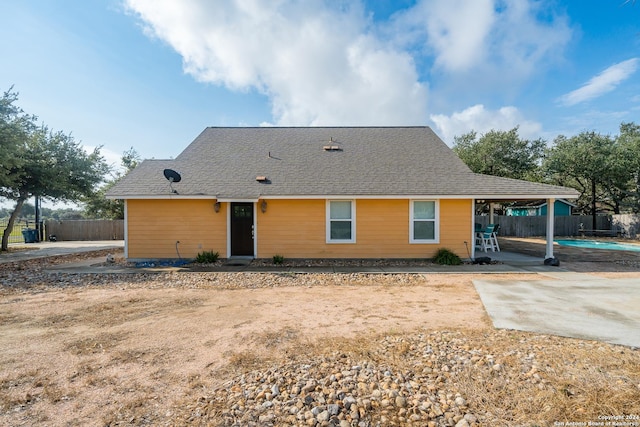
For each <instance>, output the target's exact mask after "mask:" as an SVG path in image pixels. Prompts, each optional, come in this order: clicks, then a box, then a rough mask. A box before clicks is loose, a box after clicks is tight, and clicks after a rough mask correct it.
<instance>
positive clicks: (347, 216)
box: [327, 200, 356, 243]
mask: <svg viewBox="0 0 640 427" xmlns="http://www.w3.org/2000/svg"><path fill="white" fill-rule="evenodd" d="M355 218H356V206H355V202H354V201H353V200H329V201H327V243H354V242H355V241H356V226H355V223H356V221H355Z"/></svg>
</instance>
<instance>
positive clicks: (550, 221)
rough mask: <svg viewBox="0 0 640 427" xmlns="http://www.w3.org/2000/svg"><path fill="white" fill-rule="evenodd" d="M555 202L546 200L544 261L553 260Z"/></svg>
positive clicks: (554, 200)
mask: <svg viewBox="0 0 640 427" xmlns="http://www.w3.org/2000/svg"><path fill="white" fill-rule="evenodd" d="M555 202H556V199H547V254H546V255H545V259H547V258H553V232H554V231H553V229H554V227H553V225H554V222H555V212H554V208H555Z"/></svg>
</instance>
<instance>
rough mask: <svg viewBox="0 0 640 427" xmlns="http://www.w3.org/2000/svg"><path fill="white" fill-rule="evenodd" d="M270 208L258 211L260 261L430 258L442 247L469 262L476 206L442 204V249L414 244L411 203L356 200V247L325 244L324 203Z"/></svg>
mask: <svg viewBox="0 0 640 427" xmlns="http://www.w3.org/2000/svg"><path fill="white" fill-rule="evenodd" d="M267 204H268V208H267V212H265V213H262V212H260V210H258V214H257V218H256V224H257V231H258V233H257V235H258V254H257V257H258V258H270V257H272V256H273V255H275V254H279V255H283V256H284V257H285V258H429V257H432V256H433V255H434V254H435V252H436V251H437V250H438V249H439V248H442V247H446V248H449V249H451V250H452V251H454V252H455V253H457V254H458V255H460V256H461V257H462V258H466V257H467V255H466V253H467V252H466V248H465V246H464V242H465V241H467V242H469V240H470V236H471V227H472V222H471V200H441V201H440V243H435V244H421V243H414V244H411V243H409V206H410V202H409V200H363V199H361V200H356V243H326V201H325V200H268V201H267ZM472 244H473V242H469V245H472ZM470 247H471V246H470Z"/></svg>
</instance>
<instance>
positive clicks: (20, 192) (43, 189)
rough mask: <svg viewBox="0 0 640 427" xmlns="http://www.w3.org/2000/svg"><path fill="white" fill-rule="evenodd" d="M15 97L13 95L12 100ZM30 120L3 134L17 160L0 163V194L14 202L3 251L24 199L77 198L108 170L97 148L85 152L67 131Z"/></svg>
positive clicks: (98, 181)
mask: <svg viewBox="0 0 640 427" xmlns="http://www.w3.org/2000/svg"><path fill="white" fill-rule="evenodd" d="M16 99H17V96H14V98H13V100H12V102H13V101H15V100H16ZM19 111H21V110H19ZM14 117H15V114H14ZM9 118H11V116H9ZM30 122H31V123H30V124H28V125H27V126H23V127H22V128H21V129H22V130H23V131H24V132H22V133H19V132H9V133H7V135H8V140H9V143H10V144H12V146H11V147H12V148H11V153H12V154H13V155H15V156H16V157H17V158H18V159H20V161H17V162H13V163H11V164H8V165H7V166H5V165H3V168H4V169H5V171H6V173H7V178H6V179H5V180H3V182H2V185H1V186H0V197H4V198H7V199H9V200H13V201H15V202H16V205H15V208H14V210H13V212H12V213H11V216H10V217H9V221H8V225H7V228H6V229H5V230H4V233H3V235H2V248H1V249H2V250H3V251H5V250H7V247H8V240H9V234H10V232H11V230H12V229H13V224H14V222H15V220H16V218H17V217H18V215H20V210H21V209H22V206H23V205H24V203H25V201H26V200H27V199H29V198H30V197H33V196H39V197H42V198H47V199H51V200H60V201H78V200H80V199H82V198H83V197H86V196H88V195H89V194H91V193H92V192H93V191H94V188H95V186H96V185H97V184H99V183H100V182H101V181H102V179H103V176H104V175H105V174H106V173H108V171H109V167H108V165H107V163H106V162H105V160H104V158H103V157H102V156H101V155H100V149H99V148H96V149H94V150H93V152H91V153H87V152H86V151H85V150H84V149H83V148H82V147H81V146H80V144H79V143H78V142H76V141H75V140H74V138H73V137H72V136H71V135H70V134H69V135H67V134H65V133H63V132H53V131H50V130H49V129H48V128H47V127H46V126H44V125H42V126H40V127H36V126H35V118H33V117H31V118H30ZM4 125H5V123H3V124H2V126H4ZM2 142H3V145H4V140H3V141H2Z"/></svg>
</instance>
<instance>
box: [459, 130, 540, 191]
mask: <svg viewBox="0 0 640 427" xmlns="http://www.w3.org/2000/svg"><path fill="white" fill-rule="evenodd" d="M544 149H545V141H544V140H542V139H536V140H533V141H531V140H526V139H522V138H520V137H519V136H518V128H517V127H515V128H513V129H511V130H509V131H499V130H491V131H489V132H487V133H486V134H484V135H482V136H481V137H480V138H478V134H477V133H476V132H475V131H471V132H469V133H466V134H464V135H462V136H456V137H455V138H454V145H453V151H454V152H455V153H456V154H457V155H458V157H460V159H462V161H463V162H465V164H466V165H467V166H469V168H470V169H471V170H472V171H474V172H476V173H481V174H486V175H495V176H501V177H506V178H515V179H525V180H530V181H539V180H540V173H539V172H540V162H541V159H542V155H543V153H544Z"/></svg>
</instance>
